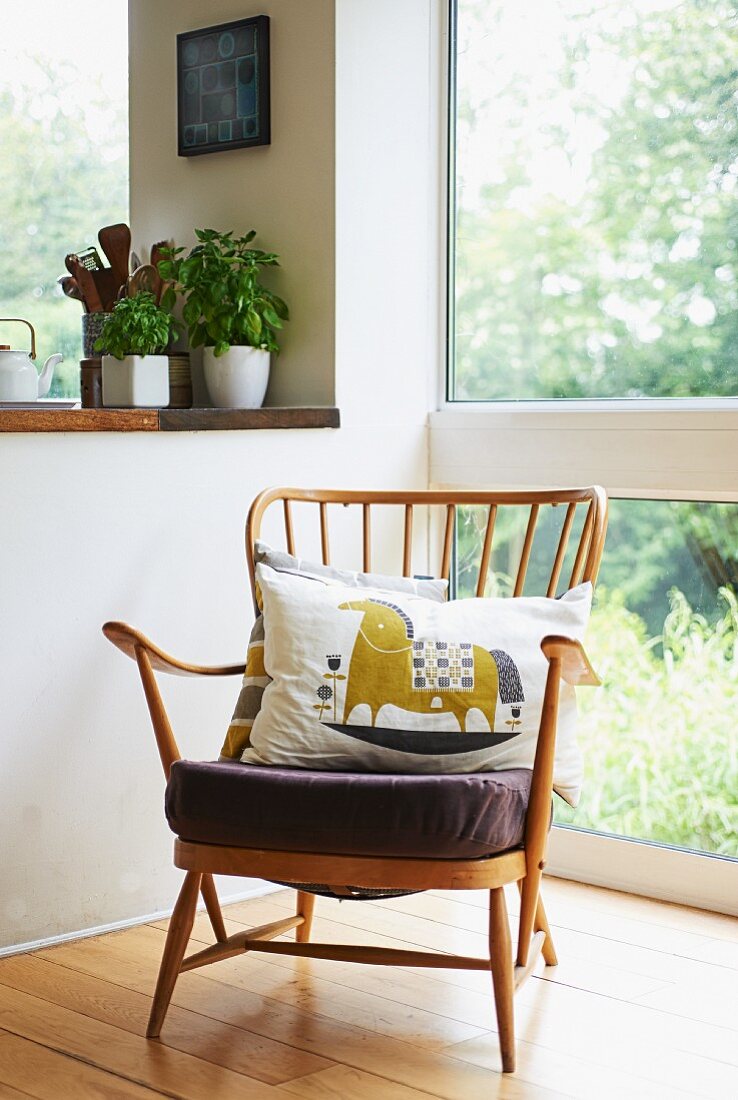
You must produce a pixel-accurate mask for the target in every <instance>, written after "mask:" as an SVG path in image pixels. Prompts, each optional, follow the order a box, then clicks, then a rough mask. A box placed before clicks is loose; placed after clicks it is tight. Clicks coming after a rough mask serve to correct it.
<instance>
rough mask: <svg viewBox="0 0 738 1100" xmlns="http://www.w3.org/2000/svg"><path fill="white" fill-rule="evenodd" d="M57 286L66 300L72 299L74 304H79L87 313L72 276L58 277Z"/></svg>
mask: <svg viewBox="0 0 738 1100" xmlns="http://www.w3.org/2000/svg"><path fill="white" fill-rule="evenodd" d="M57 282H58V284H59V286H60V287H61V288H62V293H63V294H64V295H65V296H66V297H67V298H74V300H75V301H76V302H81V303H82V305H83V306H84V307H85V312H86V311H87V306H86V304H85V300H84V298H83V297H82V294H81V292H80V289H79V287H78V286H77V280H76V279H75V277H74V275H60V276H59V278H58V279H57Z"/></svg>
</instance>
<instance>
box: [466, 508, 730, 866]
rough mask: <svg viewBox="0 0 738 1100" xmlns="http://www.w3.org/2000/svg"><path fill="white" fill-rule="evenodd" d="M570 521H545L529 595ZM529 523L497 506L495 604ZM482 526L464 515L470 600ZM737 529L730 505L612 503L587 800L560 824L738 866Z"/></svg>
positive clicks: (595, 652) (586, 716)
mask: <svg viewBox="0 0 738 1100" xmlns="http://www.w3.org/2000/svg"><path fill="white" fill-rule="evenodd" d="M563 514H564V509H545V510H544V511H542V512H541V515H540V517H539V522H538V525H537V528H536V536H535V539H534V541H533V548H532V554H531V560H530V564H529V567H528V574H527V577H526V586H525V590H524V594H525V595H533V594H535V595H540V594H541V592H545V590H546V584H547V582H548V576H549V570H550V566H551V562H552V561H553V557H554V554H555V549H556V546H557V544H558V539H559V534H560V530H561V524H562V522H563ZM526 520H527V509H521V508H501V509H500V511H499V513H498V516H497V522H496V524H495V533H494V542H493V550H492V568H491V571H490V575H489V578H488V584H487V595H490V596H493V595H494V596H509V595H510V593H511V591H512V587H513V582H512V578H514V576H515V573H516V570H517V563H518V561H519V558H520V551H521V548H522V544H523V539H524V535H525V527H526ZM486 522H487V509H486V508H485V509H477V508H464V509H461V510H460V511H459V517H458V527H457V545H456V588H457V593H458V595H459V596H471V595H473V594H474V591H475V586H476V579H477V572H476V571H477V568H478V564H479V559H480V553H481V548H482V541H483V538H484V531H485V527H486ZM736 524H738V506H736V505H735V504H733V505H730V504H719V503H714V502H711V503H704V504H695V503H692V502H689V501H640V500H614V501H611V518H610V527H609V530H608V536H607V544H606V547H605V556H604V559H603V563H602V570H601V573H600V582H599V585H598V588H597V593H596V602H595V607H594V610H593V612H592V619H591V622H590V626H589V629H588V632H587V651H588V653H589V654H590V656H591V657H592V660H593V663H594V666H595V668H596V669H597V671H598V673H599V674H600V676H601V677H602V680H603V686H602V687H601V688H599V689H598V690H596V691H593V690H592V689H590V688H586V689H582V690H580V691H579V692H578V703H579V709H580V720H579V740H580V743H581V746H582V749H583V752H584V765H585V780H584V787H583V792H582V802H581V804H580V805H579V806H578V807H577V809H576V810H572V809H571V808H569V807H567V806H565V805H564V804H563V803H561V802H560V801H559V800H558V799H557V800H556V802H557V806H556V818H557V820H558V821H560V822H562V823H571V824H573V825H575V826H577V827H580V828H589V829H595V830H599V831H603V832H611V833H616V834H623V835H625V836H633V837H638V838H641V839H644V840H654V841H659V842H662V843H665V844H674V845H678V846H682V847H686V848H696V849H699V850H704V851H707V852H717V853H720V854H723V855H731V856H738V731H737V730H736V723H735V714H736V711H737V710H738V600H737V598H736V588H738V556H737V554H736V545H738V531H737V530H736ZM580 530H581V521H578V522H577V524H576V526H575V529H574V531H573V532H572V537H571V540H570V550H569V552H568V553H567V556H566V559H565V562H564V567H563V570H562V574H563V576H564V578H567V577H568V576H569V572H570V570H571V566H572V564H573V548H574V547H575V546H576V544H577V540H578V536H579V531H580ZM675 582H676V583H675ZM564 587H566V583H565V581H564V583H563V584H561V585H560V586H559V590H560V591H561V590H562V589H563V588H564Z"/></svg>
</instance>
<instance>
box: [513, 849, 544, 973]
mask: <svg viewBox="0 0 738 1100" xmlns="http://www.w3.org/2000/svg"><path fill="white" fill-rule="evenodd" d="M540 885H541V872H540V869H539V868H538V867H535V866H534V867H533V868H532V869H530V870H529V871H528V873H527V875H526V876H525V878H524V879H523V883H522V886H521V887H520V924H519V925H518V956H517V960H516V961H517V965H518V966H526V965H527V963H528V949H529V948H530V941H531V939H532V937H533V926H534V924H535V923H536V916H537V915H538V912H539V910H538V896H539V888H540Z"/></svg>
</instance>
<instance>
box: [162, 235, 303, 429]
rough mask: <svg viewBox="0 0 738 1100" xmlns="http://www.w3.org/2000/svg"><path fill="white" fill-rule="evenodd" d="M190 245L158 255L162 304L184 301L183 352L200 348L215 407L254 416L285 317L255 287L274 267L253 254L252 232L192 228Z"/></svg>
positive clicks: (272, 260)
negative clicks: (239, 233) (187, 249)
mask: <svg viewBox="0 0 738 1100" xmlns="http://www.w3.org/2000/svg"><path fill="white" fill-rule="evenodd" d="M195 236H196V237H197V241H198V243H197V245H195V247H194V248H193V249H192V250H191V251H190V252H189V253H188V254H187V255H186V256H185V255H184V254H183V253H184V252H185V249H183V248H172V249H168V250H166V252H165V259H163V260H161V261H160V262H159V274H160V275H161V277H162V279H163V280H164V281H165V282H168V283H169V284H170V285H169V287H168V288H167V290H166V291H165V293H164V296H163V298H162V305H164V306H166V307H167V308H169V309H171V308H172V307H173V306H174V303H175V300H176V295H177V294H178V293H179V294H182V295H183V297H184V300H185V301H184V308H183V310H182V316H183V318H184V321H185V324H186V325H187V331H188V335H189V341H190V346H191V347H193V348H197V347H203V348H204V351H203V372H204V375H205V384H206V385H207V388H208V393H209V394H210V398H211V400H212V402H213V404H214V405H215V406H216V408H230V409H258V408H260V407H261V405H262V404H263V402H264V396H265V394H266V388H267V383H268V381H269V368H270V363H271V356H272V354H276V353H277V352H278V351H279V344H278V341H277V337H278V334H279V330H280V329H281V328H282V325H283V323H284V322H285V321H286V320H288V318H289V310H288V309H287V306H286V304H285V303H284V302H283V301H282V299H281V298H279V297H278V296H277V295H276V294H274V293H273V292H272V291H271V290H269V289H267V287H266V286H264V284H263V283H262V282H261V272H262V270H263V269H264V268H270V267H277V266H278V265H279V259H278V257H277V255H276V254H275V253H274V252H264V251H262V249H260V248H253V247H252V245H251V242H252V241H253V239H254V237H255V236H256V231H255V230H253V229H252V230H251V231H250V232H249V233H247V234H246V235H245V236H243V237H235V236H234V235H233V233H232V232H229V233H219V232H218V231H217V230H215V229H196V230H195Z"/></svg>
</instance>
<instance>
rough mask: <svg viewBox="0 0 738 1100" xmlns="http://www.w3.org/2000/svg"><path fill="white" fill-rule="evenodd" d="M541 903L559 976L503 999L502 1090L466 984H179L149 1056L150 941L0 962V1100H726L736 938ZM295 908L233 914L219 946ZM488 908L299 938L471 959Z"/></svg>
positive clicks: (311, 964)
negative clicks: (508, 1004) (510, 1064)
mask: <svg viewBox="0 0 738 1100" xmlns="http://www.w3.org/2000/svg"><path fill="white" fill-rule="evenodd" d="M545 896H546V902H547V907H548V913H549V919H550V920H551V923H552V925H553V932H554V935H555V938H556V947H557V950H558V953H559V958H560V959H561V962H560V964H559V966H558V967H556V968H555V969H552V970H548V971H547V972H546V973H545V975H544V974H543V970H542V964H539V967H538V968H537V976H535V977H533V978H532V979H531V980H530V981H529V982H528V983H527V985H526V986H525V987H524V989H523V990H522V991H521V993H520V994H519V995H518V999H517V1001H516V1008H517V1024H518V1070H517V1073H516V1074H515V1075H514V1076H513V1077H509V1076H506V1077H503V1076H502V1074H501V1073H500V1061H499V1052H498V1047H497V1035H496V1032H495V1027H494V1012H493V1008H492V1002H491V997H490V988H489V979H488V978H487V976H486V975H485V974H483V973H479V972H472V971H465V972H461V971H457V972H454V971H441V970H410V969H387V968H384V967H370V966H355V965H351V964H348V963H340V962H328V961H311V960H296V959H290V958H288V957H286V956H282V957H280V956H276V955H275V956H270V957H266V956H258V955H250V956H241V957H240V958H236V959H232V960H228V961H225V962H220V963H217V964H215V965H214V966H212V967H209V968H207V969H205V970H200V971H197V972H193V973H189V974H185V975H183V976H182V977H181V978H180V979H179V982H178V984H177V987H176V989H175V992H174V998H173V1002H172V1007H171V1009H170V1011H169V1016H168V1018H167V1021H166V1023H165V1025H164V1029H163V1031H162V1039H161V1041H160V1042H150V1041H147V1040H146V1039H144V1037H143V1036H144V1029H145V1023H146V1018H147V1014H148V1011H149V1004H150V995H151V991H152V989H153V985H154V978H155V974H156V969H157V966H158V962H159V956H160V954H161V950H162V947H163V944H164V929H165V928H166V922H165V921H162V922H159V923H156V924H151V925H145V926H142V927H138V928H134V929H129V930H127V931H125V932H116V933H111V934H108V935H106V936H100V937H98V938H97V939H87V940H80V941H77V942H75V943H70V944H65V945H62V946H59V947H53V948H48V949H46V950H44V951H39V952H38V953H36V954H32V955H16V956H13V957H11V958H7V959H3V960H0V1097H18V1096H35V1097H48V1098H52V1100H63V1098H66V1097H70V1098H75V1100H78V1098H79V1100H83V1098H86V1097H101V1098H105V1100H109V1098H115V1097H141V1098H144V1097H149V1098H150V1097H153V1096H175V1097H193V1098H195V1097H198V1098H199V1097H205V1098H206V1100H227V1098H229V1097H239V1098H252V1097H253V1098H254V1100H262V1098H263V1100H289V1098H290V1097H301V1098H305V1100H318V1098H322V1097H332V1098H334V1100H368V1098H371V1100H375V1098H376V1100H420V1098H421V1097H429V1096H432V1097H444V1098H446V1100H482V1098H484V1100H489V1098H491V1097H535V1098H539V1097H540V1098H542V1100H547V1098H553V1097H562V1096H563V1097H583V1098H586V1100H605V1098H608V1097H617V1098H618V1100H622V1098H626V1097H627V1098H628V1100H632V1098H633V1097H647V1098H648V1100H656V1098H658V1097H668V1098H670V1100H671V1098H676V1097H681V1096H700V1097H715V1098H716V1100H735V1098H738V992H737V991H738V942H737V937H736V921H734V920H733V919H731V918H729V917H723V916H718V915H713V914H709V913H702V912H699V911H697V910H694V909H684V908H680V907H677V906H672V905H666V904H662V903H659V902H653V901H647V900H644V899H641V898H636V897H633V896H630V895H627V894H617V893H614V892H611V891H607V890H601V889H597V888H594V887H587V886H581V885H576V884H574V883H568V882H563V881H560V880H555V879H553V880H546V891H545ZM293 904H294V895H293V894H292V892H291V891H286V890H285V891H281V892H280V893H277V894H272V895H269V896H268V897H265V898H260V899H256V900H253V901H248V902H242V903H240V904H237V905H232V906H230V907H229V908H228V910H227V912H226V916H227V918H228V919H227V922H226V923H227V925H228V931H229V932H231V931H237V930H238V929H239V928H241V927H242V926H243V925H249V924H259V923H262V922H264V921H270V920H275V919H278V918H279V917H281V916H284V915H285V912H286V911H290V910H291V909H292V908H293ZM485 904H486V897H485V895H484V894H483V893H481V892H479V893H458V894H451V893H443V892H439V893H434V894H422V895H416V896H414V897H407V898H400V899H398V900H395V901H387V902H371V903H369V902H363V903H357V902H351V901H347V902H342V903H338V902H332V901H323V900H322V899H319V901H318V906H317V916H316V920H315V924H314V926H313V933H314V934H313V938H314V939H324V940H331V939H335V940H347V939H350V938H352V937H353V938H354V940H355V941H356V942H361V943H367V944H377V943H380V942H385V943H388V942H389V943H391V944H392V945H394V946H407V945H409V944H412V945H416V946H420V947H426V948H435V949H440V950H450V951H459V952H462V953H466V954H474V953H479V954H480V955H481V954H484V952H485V951H486V923H487V918H486V913H485ZM509 904H510V911H511V913H513V912H516V910H517V894H512V893H511V894H510V895H509ZM193 935H194V938H196V939H197V940H200V941H203V942H209V941H210V939H211V937H210V935H209V927H208V925H207V923H206V918H205V917H203V916H199V917H198V919H197V922H196V925H195V931H194V934H193Z"/></svg>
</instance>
